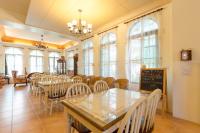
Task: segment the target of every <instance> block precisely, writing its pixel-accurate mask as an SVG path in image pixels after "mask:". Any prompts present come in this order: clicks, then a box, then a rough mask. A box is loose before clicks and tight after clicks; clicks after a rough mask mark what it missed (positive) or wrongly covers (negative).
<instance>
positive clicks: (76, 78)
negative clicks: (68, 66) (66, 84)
mask: <svg viewBox="0 0 200 133" xmlns="http://www.w3.org/2000/svg"><path fill="white" fill-rule="evenodd" d="M72 83H73V84H76V83H82V77H81V76H74V77H72Z"/></svg>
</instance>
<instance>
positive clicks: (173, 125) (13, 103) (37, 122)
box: [0, 85, 200, 133]
mask: <svg viewBox="0 0 200 133" xmlns="http://www.w3.org/2000/svg"><path fill="white" fill-rule="evenodd" d="M0 107H1V108H0V133H11V127H12V133H65V132H66V123H65V122H66V117H65V113H64V111H63V108H58V109H56V108H54V110H53V113H52V115H49V110H45V109H44V105H42V104H40V102H39V99H38V97H37V96H33V95H31V94H30V93H29V92H28V86H19V87H17V88H13V86H12V85H6V86H5V87H4V88H3V89H1V90H0ZM12 125H13V126H12ZM153 133H200V125H197V124H194V123H191V122H188V121H184V120H180V119H176V118H173V117H172V116H171V115H169V114H165V115H160V114H159V113H158V114H157V115H156V119H155V128H154V132H153Z"/></svg>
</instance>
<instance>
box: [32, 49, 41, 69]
mask: <svg viewBox="0 0 200 133" xmlns="http://www.w3.org/2000/svg"><path fill="white" fill-rule="evenodd" d="M43 64H44V62H43V52H42V51H40V50H32V51H31V53H30V72H43Z"/></svg>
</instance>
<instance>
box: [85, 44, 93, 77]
mask: <svg viewBox="0 0 200 133" xmlns="http://www.w3.org/2000/svg"><path fill="white" fill-rule="evenodd" d="M93 63H94V53H93V43H92V41H91V40H86V41H84V43H83V70H84V74H85V75H93Z"/></svg>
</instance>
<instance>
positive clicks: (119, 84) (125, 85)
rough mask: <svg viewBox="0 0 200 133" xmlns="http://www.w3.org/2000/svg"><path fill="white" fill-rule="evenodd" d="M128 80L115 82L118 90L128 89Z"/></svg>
mask: <svg viewBox="0 0 200 133" xmlns="http://www.w3.org/2000/svg"><path fill="white" fill-rule="evenodd" d="M128 83H129V81H128V79H117V80H116V81H115V84H116V86H115V87H117V88H120V89H128Z"/></svg>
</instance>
